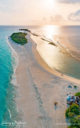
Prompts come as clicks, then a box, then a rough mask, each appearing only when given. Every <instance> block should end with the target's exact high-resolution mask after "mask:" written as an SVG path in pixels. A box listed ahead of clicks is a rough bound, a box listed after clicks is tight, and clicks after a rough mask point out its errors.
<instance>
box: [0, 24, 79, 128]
mask: <svg viewBox="0 0 80 128" xmlns="http://www.w3.org/2000/svg"><path fill="white" fill-rule="evenodd" d="M20 28H29V29H31V31H33V32H35V33H36V34H39V35H40V37H41V36H42V37H45V38H47V39H50V40H52V41H61V43H63V44H66V43H67V44H69V45H70V46H69V47H70V48H71V46H72V48H73V49H74V48H75V49H76V50H77V51H78V52H79V51H80V26H68V27H67V26H66V27H65V26H64V27H59V28H58V27H54V26H45V27H44V26H43V27H24V26H0V128H15V127H16V121H18V120H19V114H18V112H17V108H16V103H15V98H16V86H15V84H13V83H12V82H11V81H12V76H13V75H14V67H15V66H14V65H15V64H16V62H15V58H14V57H13V54H12V51H11V48H10V47H9V45H8V37H9V36H10V35H11V34H12V33H13V32H18V31H19V29H20ZM33 40H34V39H33ZM35 41H36V43H37V50H38V52H39V54H40V55H41V57H42V58H43V59H44V61H45V62H46V63H47V64H48V65H49V66H50V67H51V68H52V69H53V68H55V69H56V70H58V71H60V72H61V73H64V74H66V75H68V76H71V77H73V78H77V79H80V61H78V60H76V59H74V58H72V57H70V56H68V55H66V54H64V53H61V52H60V49H58V48H57V47H54V46H53V45H50V44H49V43H48V42H46V41H42V40H39V41H38V40H37V37H35ZM11 123H13V124H14V126H13V125H11Z"/></svg>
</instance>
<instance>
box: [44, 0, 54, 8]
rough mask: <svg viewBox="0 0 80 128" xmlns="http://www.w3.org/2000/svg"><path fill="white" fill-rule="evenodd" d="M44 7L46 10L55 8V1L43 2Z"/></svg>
mask: <svg viewBox="0 0 80 128" xmlns="http://www.w3.org/2000/svg"><path fill="white" fill-rule="evenodd" d="M45 5H46V7H47V8H48V9H52V8H54V6H55V0H45Z"/></svg>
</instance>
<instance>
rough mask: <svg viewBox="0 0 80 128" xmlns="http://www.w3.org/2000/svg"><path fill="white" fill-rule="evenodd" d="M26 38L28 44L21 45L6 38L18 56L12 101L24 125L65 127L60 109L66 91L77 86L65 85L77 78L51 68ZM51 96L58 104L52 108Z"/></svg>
mask: <svg viewBox="0 0 80 128" xmlns="http://www.w3.org/2000/svg"><path fill="white" fill-rule="evenodd" d="M27 38H28V44H26V45H24V46H20V45H18V44H15V43H13V44H12V43H11V42H10V43H11V47H12V48H13V49H15V51H16V53H17V54H18V57H19V63H18V65H17V69H16V72H15V73H16V80H17V84H18V87H17V88H18V94H17V97H16V104H17V108H18V110H19V112H20V114H21V116H22V121H23V122H25V124H26V126H24V128H26V127H28V128H31V127H32V128H35V127H38V128H41V127H44V128H46V127H48V128H53V127H55V128H66V122H65V116H64V113H65V110H66V96H67V93H72V94H73V93H74V92H76V91H78V90H79V85H77V86H78V90H75V89H72V90H69V89H68V85H69V84H71V85H72V87H74V85H75V83H78V81H77V80H76V82H74V81H75V80H73V79H72V78H66V77H65V76H61V73H60V74H59V73H58V72H57V71H55V70H54V71H52V70H51V68H50V67H49V66H48V65H47V64H46V63H45V62H44V60H43V59H42V58H41V56H40V55H39V53H38V52H37V50H36V46H35V42H34V41H32V39H31V38H30V35H28V36H27ZM9 41H10V40H9ZM47 78H48V79H47ZM65 78H66V79H65ZM16 86H17V85H16ZM57 94H58V95H57ZM62 99H63V100H62ZM55 100H56V101H57V102H58V105H59V106H58V109H57V110H56V111H55V109H54V102H55ZM63 104H64V105H63ZM55 112H57V115H56V117H55ZM55 121H56V122H55ZM59 123H65V126H62V125H61V126H60V125H59Z"/></svg>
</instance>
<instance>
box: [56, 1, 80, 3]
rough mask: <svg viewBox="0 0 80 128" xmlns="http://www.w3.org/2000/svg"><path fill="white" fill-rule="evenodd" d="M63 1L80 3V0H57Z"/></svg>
mask: <svg viewBox="0 0 80 128" xmlns="http://www.w3.org/2000/svg"><path fill="white" fill-rule="evenodd" d="M57 1H58V2H61V3H80V0H57Z"/></svg>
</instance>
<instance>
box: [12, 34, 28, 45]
mask: <svg viewBox="0 0 80 128" xmlns="http://www.w3.org/2000/svg"><path fill="white" fill-rule="evenodd" d="M26 35H27V34H26V33H22V32H18V33H13V34H12V35H11V39H12V40H13V41H14V42H16V43H18V44H21V45H24V44H26V43H27V39H26V37H25V36H26Z"/></svg>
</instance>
